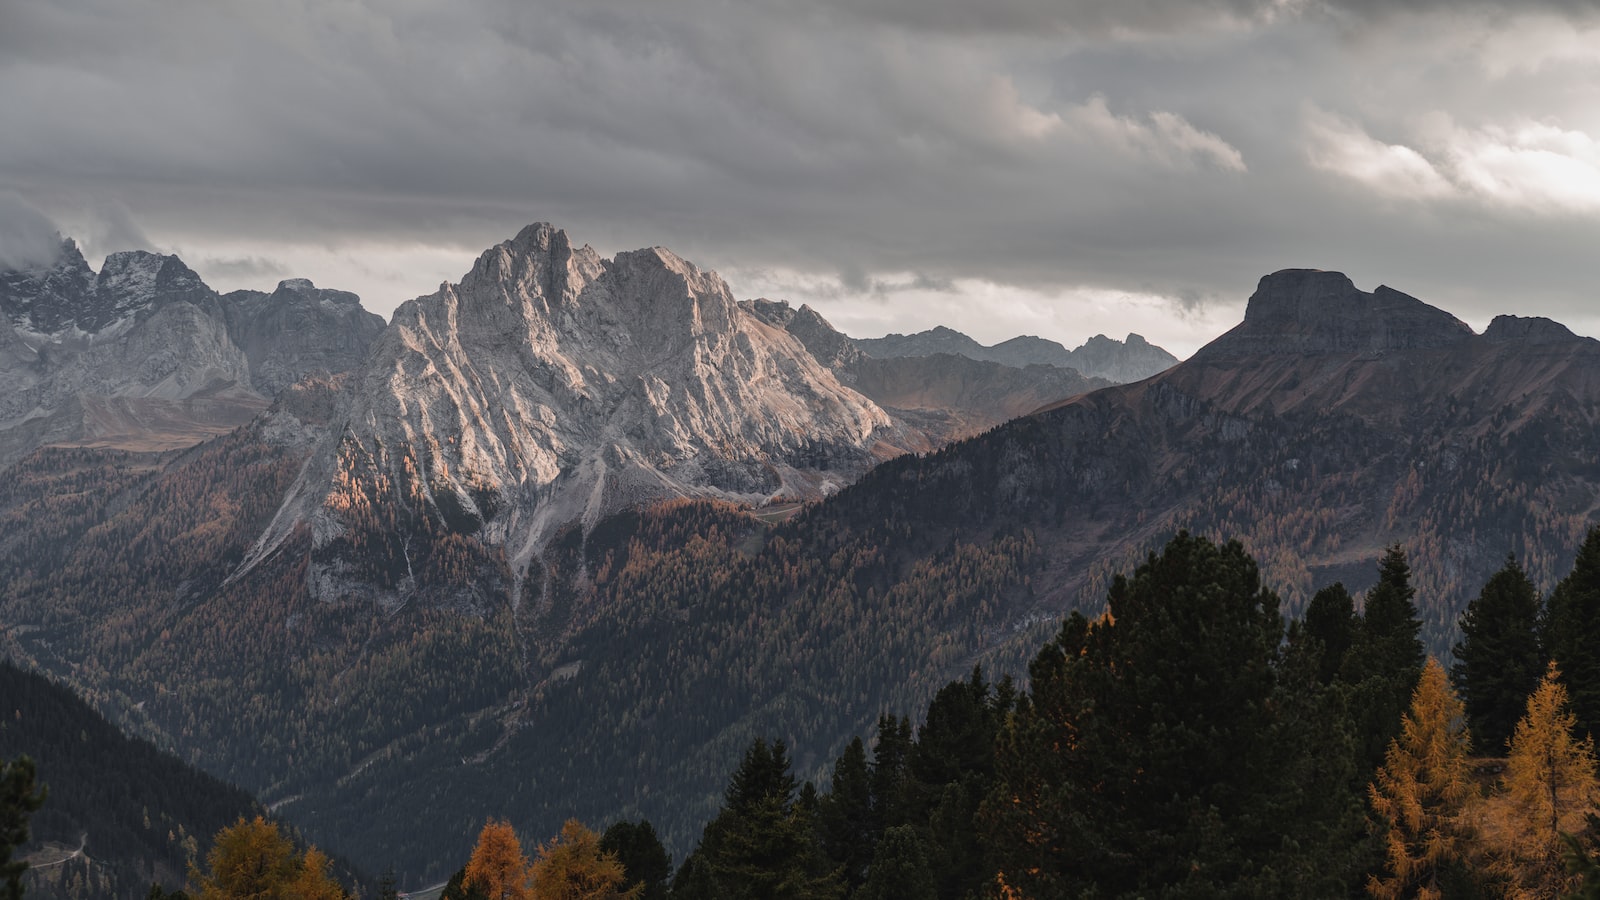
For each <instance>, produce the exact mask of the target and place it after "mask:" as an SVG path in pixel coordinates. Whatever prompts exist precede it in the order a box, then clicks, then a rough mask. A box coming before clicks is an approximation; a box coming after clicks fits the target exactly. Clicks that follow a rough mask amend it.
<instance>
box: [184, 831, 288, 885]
mask: <svg viewBox="0 0 1600 900" xmlns="http://www.w3.org/2000/svg"><path fill="white" fill-rule="evenodd" d="M206 869H207V870H208V871H205V872H201V871H199V870H198V869H194V868H191V869H190V871H189V879H190V881H192V882H193V883H194V884H195V893H197V894H199V895H200V896H201V897H202V898H204V900H231V898H234V897H274V896H277V892H278V891H279V889H280V888H281V887H282V886H283V885H284V884H286V883H287V882H288V881H289V880H290V879H292V878H293V877H294V874H295V853H294V844H292V843H290V842H289V839H288V838H286V837H284V836H283V833H282V832H281V831H279V830H278V826H276V825H274V824H272V823H270V822H268V821H267V820H266V819H264V818H262V817H261V816H256V817H255V819H253V820H250V821H246V820H245V819H244V818H243V817H240V819H239V821H237V822H235V823H233V824H232V825H229V826H227V827H226V828H223V829H222V830H221V831H218V832H217V836H216V838H215V840H214V841H213V842H212V845H211V852H209V853H207V854H206Z"/></svg>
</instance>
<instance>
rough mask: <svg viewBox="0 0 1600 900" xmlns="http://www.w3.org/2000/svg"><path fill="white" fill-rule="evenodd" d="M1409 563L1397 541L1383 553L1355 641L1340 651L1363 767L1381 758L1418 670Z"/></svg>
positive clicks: (1395, 731)
mask: <svg viewBox="0 0 1600 900" xmlns="http://www.w3.org/2000/svg"><path fill="white" fill-rule="evenodd" d="M1415 596H1416V590H1415V589H1414V588H1413V587H1412V586H1411V567H1410V565H1409V564H1407V562H1406V555H1405V551H1404V550H1402V549H1401V547H1400V545H1399V544H1396V545H1394V546H1392V547H1390V548H1389V549H1388V550H1387V551H1385V552H1384V555H1383V559H1382V560H1381V561H1380V562H1379V564H1378V583H1377V584H1376V585H1375V586H1373V588H1372V589H1371V590H1369V591H1367V597H1366V606H1365V609H1364V610H1363V613H1362V618H1361V627H1360V629H1359V630H1358V631H1357V633H1356V639H1355V643H1354V644H1352V645H1351V647H1350V651H1349V652H1348V653H1347V654H1345V660H1344V665H1343V666H1342V668H1341V671H1340V679H1341V681H1343V682H1344V683H1346V684H1348V685H1349V686H1350V689H1349V693H1350V699H1349V704H1348V706H1349V709H1350V711H1351V714H1352V716H1353V717H1354V726H1355V733H1356V735H1357V737H1358V740H1359V741H1360V742H1361V745H1362V748H1363V756H1364V758H1365V760H1366V765H1367V770H1368V771H1373V770H1375V769H1377V767H1378V766H1379V765H1381V764H1382V763H1383V761H1384V758H1385V754H1386V753H1387V751H1388V746H1389V742H1390V741H1392V740H1394V738H1395V737H1396V736H1397V735H1399V733H1400V721H1401V718H1402V717H1403V716H1404V715H1405V711H1406V707H1407V706H1408V705H1409V703H1410V701H1411V694H1412V691H1413V690H1414V689H1415V688H1416V685H1417V678H1418V677H1419V676H1420V675H1421V674H1422V661H1423V656H1424V654H1423V650H1422V640H1421V637H1420V635H1421V633H1422V620H1420V619H1418V618H1417V607H1416V604H1415V603H1414V602H1413V598H1414V597H1415Z"/></svg>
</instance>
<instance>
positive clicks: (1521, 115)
mask: <svg viewBox="0 0 1600 900" xmlns="http://www.w3.org/2000/svg"><path fill="white" fill-rule="evenodd" d="M1595 9H1596V4H1595V3H1592V2H1575V0H1572V2H1561V0H1550V2H1545V3H1531V4H1530V3H1522V4H1517V5H1516V6H1512V5H1510V4H1507V3H1470V2H1466V3H1463V2H1445V0H1412V2H1384V3H1379V2H1377V0H1201V2H1178V0H1124V2H1104V0H1100V2H1088V0H1066V2H1051V0H995V2H991V3H984V4H975V3H971V2H956V0H814V2H811V3H795V2H778V0H752V2H749V3H744V4H735V3H727V2H723V0H649V2H646V0H592V2H587V3H571V2H531V3H529V2H512V0H472V2H461V3H450V4H443V3H439V4H428V3H414V4H392V3H378V2H366V3H363V2H346V3H338V4H327V3H319V2H312V0H272V2H260V0H255V2H243V0H234V2H217V3H183V4H174V3H171V2H169V0H64V2H61V3H50V4H45V3H27V2H20V0H0V20H3V21H4V22H5V27H4V28H0V121H5V122H7V123H8V127H7V128H5V129H0V191H6V190H9V191H11V192H14V193H15V194H16V195H17V196H18V197H20V198H21V200H22V201H25V202H26V204H28V205H31V207H32V208H34V209H35V210H43V211H44V212H45V213H47V214H48V215H49V217H50V218H52V219H54V220H55V221H56V222H59V223H62V224H63V226H68V225H71V226H74V227H76V228H83V229H85V230H88V231H94V230H95V229H98V233H94V234H87V235H84V237H85V238H86V239H87V240H88V241H89V242H90V243H91V244H92V245H95V246H96V247H97V248H98V247H99V245H101V244H106V245H107V246H105V247H104V249H107V250H109V249H118V248H117V247H114V246H110V244H111V243H112V242H115V241H116V240H127V241H136V242H144V243H150V242H152V241H153V242H154V243H155V244H156V245H159V246H164V247H165V246H176V245H182V246H185V247H196V248H199V250H200V252H201V253H203V254H205V255H206V256H207V257H208V258H210V259H212V260H213V261H214V262H215V265H214V268H215V269H216V271H218V272H219V273H223V274H231V275H237V276H241V277H242V276H247V275H251V274H255V273H252V272H251V271H250V269H249V266H232V265H231V264H229V263H227V262H226V261H229V260H232V261H235V262H237V261H241V260H245V261H248V260H251V259H259V260H272V261H273V262H272V264H271V266H269V267H263V268H262V269H261V272H260V274H261V275H263V276H267V275H273V274H278V272H275V271H268V269H269V268H272V267H278V268H279V269H280V270H282V271H286V270H287V269H288V267H289V266H290V265H292V254H291V252H290V249H288V248H292V247H302V248H304V247H310V248H315V249H317V250H318V252H327V253H339V252H350V253H357V252H361V251H360V248H363V247H372V246H380V245H381V246H389V247H395V248H401V249H402V251H403V248H406V247H412V246H426V247H436V248H439V247H442V248H455V249H457V250H459V251H460V252H462V253H470V252H472V251H475V250H478V249H481V248H483V247H485V246H488V245H489V244H491V243H494V242H496V241H499V240H502V239H504V238H505V237H507V236H508V235H510V234H511V233H514V232H515V230H516V229H517V228H518V227H520V226H521V225H524V224H526V223H528V222H530V221H534V220H549V221H554V222H556V223H558V224H561V225H563V226H565V227H567V228H568V229H569V231H571V232H572V233H573V235H574V237H575V238H577V239H578V240H580V241H589V242H592V243H594V244H596V246H598V247H600V248H601V249H603V250H616V249H626V248H631V247H637V246H646V245H652V244H666V245H669V246H672V247H673V248H674V249H675V250H677V251H678V252H680V253H681V254H683V255H685V256H687V257H689V258H691V259H695V260H696V261H697V262H700V263H701V264H703V265H707V266H710V267H713V268H717V269H719V270H722V271H724V272H725V274H727V273H737V272H739V271H750V272H756V271H779V270H781V271H783V272H787V273H790V275H794V276H795V279H791V280H795V283H804V284H809V285H810V290H811V291H812V293H813V296H816V297H819V298H823V297H827V298H833V299H836V300H837V302H840V303H843V302H845V301H846V300H848V299H849V298H851V297H860V298H861V299H866V300H871V301H873V302H874V303H878V304H880V305H881V304H890V305H892V304H894V303H895V302H897V301H896V298H897V297H902V296H906V297H909V296H913V295H926V294H929V293H940V294H948V295H952V296H954V295H958V294H959V293H960V292H961V291H962V290H963V289H964V288H963V285H965V284H968V283H971V282H973V281H980V282H985V283H995V284H1001V285H1011V286H1016V287H1017V288H1019V289H1023V290H1028V291H1033V292H1036V293H1038V294H1040V295H1048V296H1061V297H1063V298H1064V299H1063V300H1062V302H1063V303H1067V302H1071V297H1072V296H1073V293H1074V291H1078V290H1080V289H1095V290H1102V291H1117V290H1120V291H1128V292H1136V293H1141V294H1150V295H1154V296H1160V297H1165V298H1167V300H1168V302H1169V304H1170V307H1171V309H1172V310H1174V311H1175V312H1177V313H1179V314H1180V315H1190V314H1193V313H1195V312H1196V311H1197V310H1204V309H1206V308H1208V307H1212V306H1216V305H1218V304H1221V305H1226V304H1227V302H1228V301H1227V300H1226V299H1213V298H1236V299H1235V301H1234V303H1235V305H1237V304H1239V303H1242V300H1243V296H1244V294H1246V293H1248V291H1249V289H1250V287H1251V286H1252V285H1253V284H1254V282H1255V279H1256V278H1257V277H1258V276H1259V275H1260V274H1262V273H1263V272H1265V271H1270V270H1272V269H1276V268H1282V267H1286V266H1303V265H1313V266H1319V267H1325V268H1342V269H1345V270H1346V271H1348V272H1349V273H1350V274H1351V275H1352V276H1353V277H1355V278H1356V279H1357V281H1358V283H1362V284H1363V285H1366V286H1369V287H1370V286H1371V285H1372V284H1373V283H1376V281H1387V282H1389V283H1391V284H1393V285H1394V286H1396V287H1400V288H1402V289H1406V290H1409V291H1410V292H1412V293H1415V294H1417V295H1419V296H1423V297H1424V298H1425V299H1429V300H1431V301H1433V302H1437V303H1440V304H1441V305H1444V306H1446V307H1447V308H1451V309H1452V311H1455V312H1457V313H1458V314H1462V315H1467V316H1471V315H1479V316H1480V317H1481V316H1485V315H1487V314H1488V313H1490V312H1493V311H1498V310H1499V309H1504V308H1506V306H1507V304H1506V302H1505V298H1506V297H1507V296H1516V297H1518V298H1519V300H1520V301H1528V302H1531V303H1533V304H1534V306H1535V307H1536V308H1539V309H1541V310H1546V311H1547V312H1546V314H1550V315H1554V316H1556V317H1558V318H1559V317H1561V315H1562V314H1563V313H1564V312H1565V311H1574V312H1577V311H1581V310H1584V309H1586V305H1587V304H1588V303H1589V299H1590V295H1589V294H1588V293H1587V291H1588V288H1587V285H1589V284H1592V283H1593V282H1594V278H1593V276H1594V274H1595V273H1594V272H1593V264H1592V263H1590V262H1588V260H1589V259H1590V257H1591V256H1592V252H1591V251H1590V250H1589V249H1588V248H1591V247H1593V246H1594V245H1595V242H1596V240H1597V239H1600V226H1597V224H1596V223H1597V214H1600V201H1597V202H1596V203H1594V204H1592V205H1591V204H1590V203H1589V202H1588V199H1587V198H1588V194H1587V193H1585V190H1587V188H1585V187H1583V185H1585V184H1586V182H1584V180H1583V179H1585V178H1590V177H1593V178H1595V183H1596V184H1597V185H1600V152H1596V150H1595V146H1594V145H1592V142H1593V140H1595V139H1597V138H1600V119H1597V118H1596V115H1597V114H1596V112H1595V110H1600V102H1597V101H1600V96H1596V88H1595V87H1594V85H1596V84H1597V83H1600V80H1597V79H1596V78H1595V75H1596V74H1597V73H1600V53H1594V52H1592V51H1591V50H1590V49H1589V48H1592V47H1594V46H1597V45H1600V42H1597V38H1600V31H1596V30H1595V27H1596V23H1595V21H1594V18H1595ZM1541 129H1542V130H1541ZM1585 141H1590V143H1589V144H1586V143H1585ZM1569 184H1570V185H1576V187H1575V188H1572V189H1569V188H1568V187H1567V185H1569ZM1596 191H1597V192H1600V188H1596ZM1597 195H1600V194H1597ZM5 215H6V213H5V207H4V206H3V205H0V217H3V216H5ZM113 226H116V227H113ZM0 227H4V226H0ZM8 233H9V232H0V237H3V236H4V234H8ZM145 235H148V236H149V238H148V239H146V238H145ZM0 252H4V249H3V248H0ZM397 252H400V251H397ZM402 255H403V253H402ZM350 270H351V271H360V270H361V269H360V266H359V265H355V266H352V267H350ZM296 274H313V273H296ZM404 274H405V273H404V272H400V273H394V272H389V273H386V274H384V275H383V278H384V279H386V280H384V281H383V282H382V286H383V287H384V288H385V289H388V284H389V283H391V282H397V281H401V280H403V278H404ZM459 274H460V272H455V273H453V275H452V276H451V277H455V276H459ZM790 275H784V276H783V278H790ZM375 277H376V276H375ZM730 277H731V276H730ZM318 280H319V282H321V281H325V280H326V279H325V278H322V277H320V276H319V277H318ZM781 280H782V279H780V281H781ZM436 282H437V278H436V277H435V278H433V279H432V281H431V282H430V281H429V280H427V279H421V280H420V281H419V282H418V283H416V284H415V285H414V286H413V287H412V288H411V289H410V291H411V294H410V295H414V294H420V293H424V292H426V291H427V290H431V289H432V287H433V285H434V283H436ZM374 283H375V284H378V283H379V282H377V281H375V282H374ZM268 286H270V285H268ZM332 286H340V285H332ZM408 296H409V295H408ZM390 299H391V305H392V301H397V300H399V299H404V297H403V296H402V297H393V298H390ZM908 302H909V301H908ZM1496 303H1499V304H1500V306H1499V307H1498V308H1496V307H1495V304H1496ZM1452 304H1454V305H1452ZM1541 304H1542V305H1541ZM1523 306H1525V307H1526V306H1527V303H1523ZM952 308H953V307H952ZM956 312H957V314H963V313H962V312H961V310H959V309H957V310H956ZM965 314H967V315H970V316H972V317H973V319H975V320H976V319H978V318H981V314H980V313H979V312H977V311H971V312H969V313H965ZM951 324H955V325H957V326H958V327H959V326H960V325H961V324H962V323H961V322H952V323H951ZM902 330H903V329H902ZM1082 337H1083V335H1066V336H1062V338H1063V339H1064V340H1070V339H1073V338H1077V339H1081V338H1082Z"/></svg>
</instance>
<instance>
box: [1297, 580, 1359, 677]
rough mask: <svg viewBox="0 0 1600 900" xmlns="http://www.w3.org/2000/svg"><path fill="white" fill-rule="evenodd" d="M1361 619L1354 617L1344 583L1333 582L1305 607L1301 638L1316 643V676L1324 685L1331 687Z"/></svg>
mask: <svg viewBox="0 0 1600 900" xmlns="http://www.w3.org/2000/svg"><path fill="white" fill-rule="evenodd" d="M1360 625H1361V618H1360V617H1359V616H1357V615H1356V601H1355V599H1354V598H1353V597H1351V596H1350V592H1349V591H1348V590H1345V586H1344V583H1343V582H1335V583H1333V584H1331V585H1329V586H1327V587H1325V588H1323V589H1322V590H1320V591H1317V593H1316V596H1314V597H1312V598H1311V602H1310V603H1309V604H1307V606H1306V617H1305V626H1304V628H1305V630H1304V636H1305V637H1308V638H1314V639H1316V641H1317V643H1318V644H1319V645H1320V647H1321V652H1320V656H1319V657H1318V659H1319V663H1318V666H1317V676H1318V678H1319V679H1321V681H1322V683H1323V684H1329V683H1331V682H1332V681H1333V680H1334V679H1335V678H1336V677H1338V674H1339V668H1340V667H1341V666H1343V665H1344V657H1345V654H1346V653H1349V652H1350V645H1352V644H1354V643H1355V640H1356V630H1357V629H1358V628H1359V627H1360Z"/></svg>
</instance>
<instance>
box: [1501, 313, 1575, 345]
mask: <svg viewBox="0 0 1600 900" xmlns="http://www.w3.org/2000/svg"><path fill="white" fill-rule="evenodd" d="M1483 338H1484V340H1486V341H1490V342H1493V343H1504V342H1509V341H1526V342H1528V343H1530V344H1561V343H1567V342H1570V341H1575V340H1580V338H1579V337H1578V336H1577V335H1575V334H1573V333H1572V329H1570V328H1568V327H1567V326H1565V325H1563V324H1561V323H1560V322H1557V321H1554V320H1552V319H1546V318H1544V317H1543V316H1509V315H1508V316H1495V317H1494V321H1492V322H1490V323H1489V327H1488V328H1486V329H1484V331H1483Z"/></svg>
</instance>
